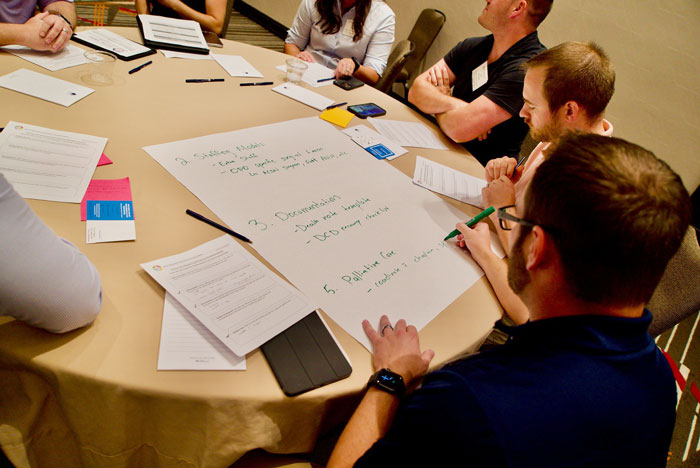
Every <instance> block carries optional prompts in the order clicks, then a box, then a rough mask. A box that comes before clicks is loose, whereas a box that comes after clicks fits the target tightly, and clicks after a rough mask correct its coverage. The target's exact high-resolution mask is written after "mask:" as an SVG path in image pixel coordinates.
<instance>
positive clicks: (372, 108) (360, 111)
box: [348, 102, 386, 119]
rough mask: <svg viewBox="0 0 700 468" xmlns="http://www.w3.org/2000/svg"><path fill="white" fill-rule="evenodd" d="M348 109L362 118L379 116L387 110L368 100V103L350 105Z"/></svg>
mask: <svg viewBox="0 0 700 468" xmlns="http://www.w3.org/2000/svg"><path fill="white" fill-rule="evenodd" d="M348 110H349V111H350V112H352V113H353V114H355V115H356V116H358V117H359V118H361V119H366V118H367V117H379V116H381V115H386V111H385V110H384V109H382V108H381V107H379V106H378V105H376V104H374V103H371V102H368V103H367V104H356V105H354V106H348Z"/></svg>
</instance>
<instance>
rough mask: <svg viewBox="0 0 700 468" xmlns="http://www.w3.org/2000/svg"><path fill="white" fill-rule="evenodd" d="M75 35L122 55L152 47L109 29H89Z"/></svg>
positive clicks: (147, 50) (144, 51)
mask: <svg viewBox="0 0 700 468" xmlns="http://www.w3.org/2000/svg"><path fill="white" fill-rule="evenodd" d="M74 36H75V37H77V38H78V39H81V40H83V41H87V42H89V43H91V44H93V45H95V46H98V47H101V48H102V49H105V50H109V51H111V52H114V53H115V54H118V55H120V56H122V57H133V56H134V55H138V54H143V53H146V52H149V51H150V50H151V49H149V48H148V47H145V46H143V45H141V44H138V43H136V42H134V41H130V40H129V39H127V38H125V37H121V36H120V35H119V34H117V33H114V32H112V31H109V30H107V29H90V30H87V31H79V32H77V33H75V34H74Z"/></svg>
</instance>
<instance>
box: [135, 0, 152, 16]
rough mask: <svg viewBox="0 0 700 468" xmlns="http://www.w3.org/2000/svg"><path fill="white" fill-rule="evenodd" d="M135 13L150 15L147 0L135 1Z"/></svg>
mask: <svg viewBox="0 0 700 468" xmlns="http://www.w3.org/2000/svg"><path fill="white" fill-rule="evenodd" d="M136 13H138V14H139V15H148V14H150V13H151V9H150V8H149V7H148V1H147V0H136Z"/></svg>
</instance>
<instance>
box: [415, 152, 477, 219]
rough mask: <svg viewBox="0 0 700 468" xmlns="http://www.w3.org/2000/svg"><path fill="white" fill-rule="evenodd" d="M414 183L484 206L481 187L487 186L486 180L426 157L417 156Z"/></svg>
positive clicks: (462, 200) (456, 198)
mask: <svg viewBox="0 0 700 468" xmlns="http://www.w3.org/2000/svg"><path fill="white" fill-rule="evenodd" d="M413 183H414V184H416V185H418V186H420V187H425V188H427V189H428V190H432V191H433V192H437V193H440V194H442V195H445V196H447V197H450V198H454V199H455V200H459V201H461V202H464V203H468V204H470V205H474V206H477V207H479V208H483V207H484V206H483V205H484V200H483V199H482V198H481V189H483V188H484V187H486V181H485V180H483V179H479V178H478V177H474V176H471V175H469V174H465V173H463V172H459V171H455V170H454V169H452V168H451V167H447V166H443V165H442V164H438V163H436V162H433V161H431V160H430V159H425V158H424V157H421V156H417V157H416V169H415V171H414V172H413Z"/></svg>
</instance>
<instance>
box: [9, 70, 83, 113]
mask: <svg viewBox="0 0 700 468" xmlns="http://www.w3.org/2000/svg"><path fill="white" fill-rule="evenodd" d="M0 86H2V87H3V88H7V89H11V90H12V91H17V92H20V93H23V94H27V95H29V96H34V97H38V98H39V99H43V100H45V101H49V102H53V103H56V104H60V105H62V106H65V107H68V106H70V105H71V104H75V103H76V102H78V101H80V100H81V99H82V98H84V97H85V96H87V95H88V94H92V93H93V92H94V91H95V90H94V89H92V88H88V87H86V86H81V85H78V84H75V83H71V82H70V81H65V80H59V79H58V78H54V77H52V76H47V75H44V74H42V73H37V72H33V71H31V70H27V69H26V68H20V69H19V70H15V71H13V72H12V73H8V74H7V75H4V76H0Z"/></svg>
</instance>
